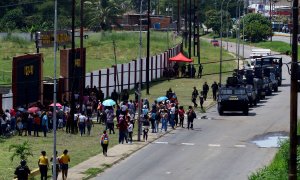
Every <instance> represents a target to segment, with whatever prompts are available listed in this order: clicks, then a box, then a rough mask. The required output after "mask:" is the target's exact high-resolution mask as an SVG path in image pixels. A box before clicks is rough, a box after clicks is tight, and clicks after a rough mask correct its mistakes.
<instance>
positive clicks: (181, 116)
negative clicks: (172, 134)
mask: <svg viewBox="0 0 300 180" xmlns="http://www.w3.org/2000/svg"><path fill="white" fill-rule="evenodd" d="M184 113H185V112H184V109H183V106H180V107H179V110H178V115H179V120H180V122H179V125H180V126H181V127H182V128H183V121H184Z"/></svg>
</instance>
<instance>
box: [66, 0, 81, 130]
mask: <svg viewBox="0 0 300 180" xmlns="http://www.w3.org/2000/svg"><path fill="white" fill-rule="evenodd" d="M71 52H72V53H71V54H72V55H71V56H72V57H71V58H72V59H71V61H72V64H73V65H74V61H75V0H72V50H71ZM69 73H70V72H69ZM71 73H72V77H71V79H68V82H69V89H68V92H70V91H71V102H70V103H71V110H70V116H71V118H72V119H73V118H74V114H75V108H76V107H75V98H74V87H73V85H74V80H75V78H74V73H73V72H71ZM70 82H72V84H71V83H70ZM70 88H71V89H70ZM80 108H81V107H80ZM71 132H72V133H75V127H74V121H71Z"/></svg>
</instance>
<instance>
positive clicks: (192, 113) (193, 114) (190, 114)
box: [188, 111, 196, 119]
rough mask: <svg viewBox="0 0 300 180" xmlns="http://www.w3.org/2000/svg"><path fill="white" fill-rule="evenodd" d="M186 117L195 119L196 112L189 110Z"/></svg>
mask: <svg viewBox="0 0 300 180" xmlns="http://www.w3.org/2000/svg"><path fill="white" fill-rule="evenodd" d="M188 118H189V119H195V118H196V113H195V112H194V111H192V112H189V114H188Z"/></svg>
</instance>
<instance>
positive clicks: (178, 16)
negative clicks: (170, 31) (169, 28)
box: [177, 0, 180, 34]
mask: <svg viewBox="0 0 300 180" xmlns="http://www.w3.org/2000/svg"><path fill="white" fill-rule="evenodd" d="M179 32H180V0H177V33H178V34H179Z"/></svg>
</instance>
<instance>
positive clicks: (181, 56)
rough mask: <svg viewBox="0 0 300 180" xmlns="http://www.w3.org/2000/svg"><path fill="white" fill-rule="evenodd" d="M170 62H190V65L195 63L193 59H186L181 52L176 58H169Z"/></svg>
mask: <svg viewBox="0 0 300 180" xmlns="http://www.w3.org/2000/svg"><path fill="white" fill-rule="evenodd" d="M169 61H175V62H188V63H191V62H193V60H192V59H189V58H187V57H185V56H184V55H183V54H182V53H181V52H180V53H179V54H177V55H176V56H174V57H171V58H169Z"/></svg>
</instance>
